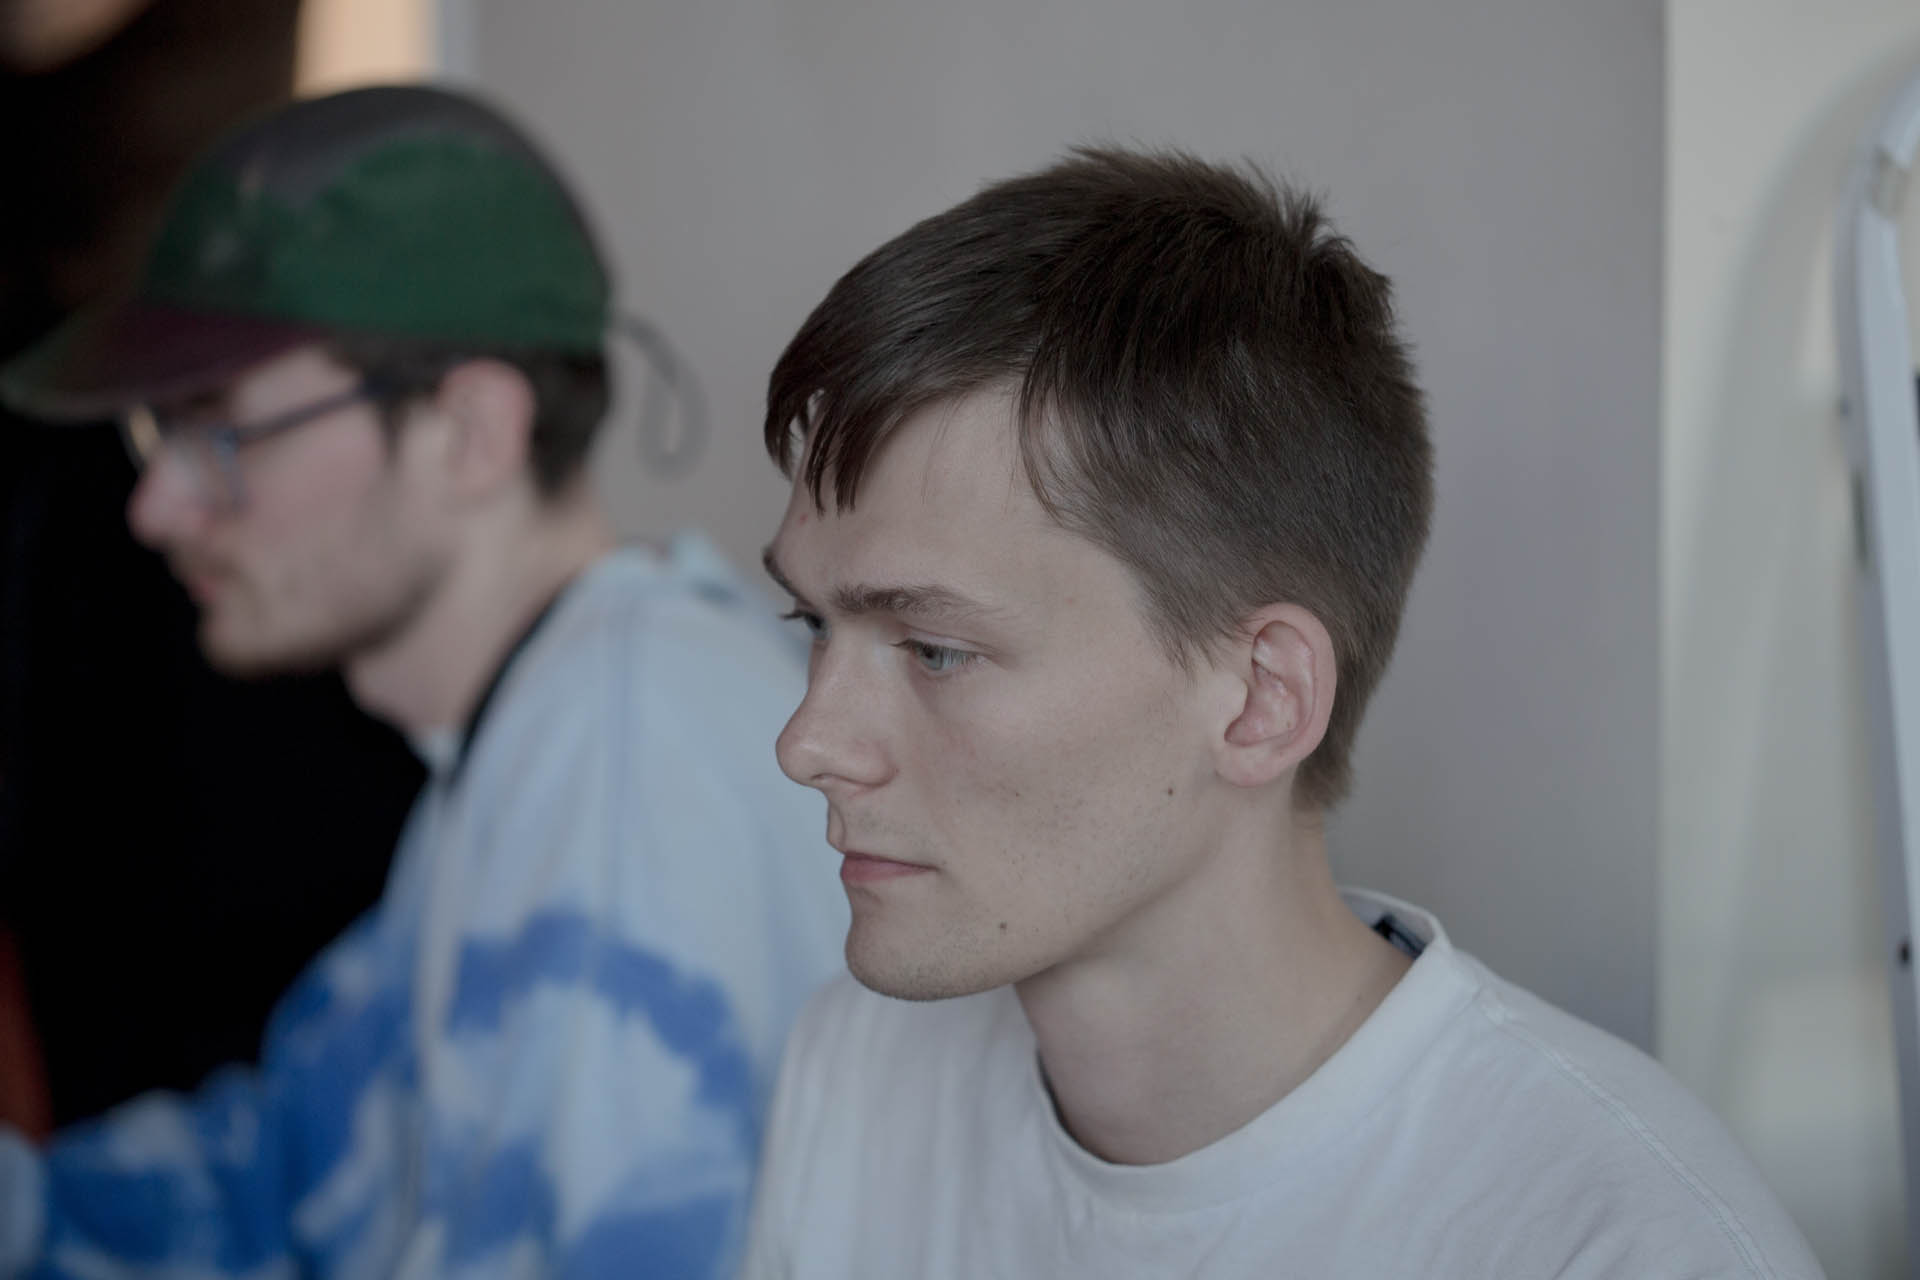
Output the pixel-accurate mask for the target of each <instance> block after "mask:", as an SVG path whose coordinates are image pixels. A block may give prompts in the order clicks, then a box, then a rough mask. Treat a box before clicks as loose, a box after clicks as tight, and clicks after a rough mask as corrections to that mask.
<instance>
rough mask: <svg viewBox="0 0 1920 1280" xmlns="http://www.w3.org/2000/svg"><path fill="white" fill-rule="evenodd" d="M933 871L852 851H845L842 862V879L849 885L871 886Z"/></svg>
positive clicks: (928, 868)
mask: <svg viewBox="0 0 1920 1280" xmlns="http://www.w3.org/2000/svg"><path fill="white" fill-rule="evenodd" d="M932 870H933V868H932V867H923V866H921V865H920V864H919V863H916V862H897V861H895V860H894V859H892V858H880V857H875V856H874V855H873V854H870V853H855V852H853V851H851V850H848V851H844V852H843V853H842V854H841V861H840V879H841V880H842V881H844V882H845V883H847V884H871V883H873V882H874V881H876V880H897V879H899V878H900V877H902V876H915V875H921V874H923V873H925V872H929V871H932Z"/></svg>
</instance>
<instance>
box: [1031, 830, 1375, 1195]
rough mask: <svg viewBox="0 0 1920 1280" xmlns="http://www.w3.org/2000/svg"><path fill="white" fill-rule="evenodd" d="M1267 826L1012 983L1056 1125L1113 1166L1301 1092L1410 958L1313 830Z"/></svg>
mask: <svg viewBox="0 0 1920 1280" xmlns="http://www.w3.org/2000/svg"><path fill="white" fill-rule="evenodd" d="M1282 843H1283V844H1284V845H1285V846H1286V847H1283V848H1274V847H1273V844H1274V840H1273V837H1272V835H1271V833H1270V832H1269V833H1267V834H1266V835H1265V836H1264V838H1263V837H1262V836H1261V835H1260V834H1258V832H1257V825H1256V827H1255V828H1254V829H1253V830H1250V831H1249V832H1247V833H1246V834H1245V836H1244V837H1243V838H1242V839H1241V840H1240V841H1239V842H1238V846H1237V847H1235V845H1234V844H1233V843H1232V842H1229V847H1227V848H1223V849H1218V850H1216V851H1215V856H1213V857H1210V858H1209V860H1208V864H1207V865H1206V866H1205V867H1204V868H1202V869H1201V870H1200V871H1198V872H1196V873H1195V874H1194V875H1192V876H1190V877H1189V878H1188V880H1187V881H1186V882H1184V883H1182V884H1181V885H1180V886H1179V887H1177V888H1176V889H1175V890H1174V891H1173V892H1172V893H1170V894H1169V895H1167V896H1166V897H1165V898H1162V899H1160V900H1159V901H1157V902H1155V903H1154V904H1152V906H1151V907H1149V908H1148V909H1147V911H1146V912H1143V913H1142V914H1141V916H1139V917H1137V918H1135V919H1133V920H1131V921H1129V922H1128V923H1127V925H1126V926H1124V927H1123V929H1122V930H1120V931H1119V935H1120V936H1117V937H1116V938H1115V939H1114V941H1113V943H1112V945H1111V946H1107V947H1103V948H1102V949H1101V950H1100V953H1099V954H1097V955H1094V956H1091V957H1086V958H1082V959H1076V960H1074V961H1071V962H1069V963H1068V964H1065V965H1061V966H1058V967H1056V968H1054V969H1051V970H1048V971H1047V972H1045V973H1042V974H1038V975H1036V976H1034V977H1032V978H1029V979H1026V980H1025V981H1023V982H1021V983H1019V984H1018V987H1017V989H1018V992H1019V996H1020V1001H1021V1004H1022V1005H1023V1006H1024V1008H1025V1010H1026V1014H1027V1019H1028V1021H1029V1022H1030V1023H1031V1024H1032V1026H1033V1029H1034V1033H1035V1035H1036V1037H1037V1038H1038V1041H1039V1050H1040V1061H1041V1065H1042V1067H1043V1069H1044V1070H1045V1073H1046V1078H1047V1083H1048V1087H1049V1088H1050V1089H1051V1091H1052V1093H1053V1098H1054V1103H1055V1105H1056V1107H1057V1108H1058V1110H1059V1114H1060V1117H1061V1120H1062V1122H1063V1123H1064V1124H1065V1126H1066V1127H1067V1129H1068V1131H1069V1132H1070V1133H1072V1134H1073V1136H1074V1138H1075V1140H1077V1141H1078V1142H1079V1143H1080V1144H1081V1145H1082V1146H1083V1147H1085V1148H1086V1149H1087V1150H1089V1151H1091V1152H1092V1153H1093V1154H1095V1155H1097V1156H1100V1157H1101V1158H1103V1159H1106V1160H1109V1161H1112V1162H1114V1163H1118V1164H1160V1163H1164V1162H1166V1161H1169V1160H1174V1159H1177V1158H1178V1157H1180V1156H1183V1155H1186V1154H1188V1153H1189V1152H1192V1151H1197V1150H1199V1149H1200V1148H1202V1147H1204V1146H1207V1145H1209V1144H1211V1143H1213V1142H1216V1141H1218V1140H1219V1139H1221V1138H1223V1137H1225V1136H1226V1135H1228V1134H1229V1133H1232V1132H1233V1131H1234V1130H1236V1129H1239V1128H1240V1127H1242V1126H1243V1125H1245V1124H1247V1123H1248V1122H1249V1121H1251V1120H1253V1119H1254V1118H1255V1117H1256V1116H1258V1115H1260V1114H1261V1113H1262V1112H1264V1111H1266V1110H1267V1109H1268V1108H1269V1107H1271V1106H1273V1104H1274V1103H1276V1102H1278V1101H1279V1100H1280V1099H1281V1098H1283V1097H1285V1096H1286V1095H1287V1094H1289V1093H1291V1092H1292V1091H1293V1090H1294V1089H1295V1088H1296V1087H1297V1086H1299V1085H1300V1084H1301V1083H1302V1082H1304V1081H1305V1080H1306V1079H1307V1077H1308V1076H1310V1075H1311V1074H1313V1072H1314V1071H1315V1070H1316V1069H1317V1068H1318V1067H1319V1066H1320V1065H1321V1064H1322V1063H1324V1062H1325V1061H1326V1060H1327V1059H1328V1058H1330V1057H1332V1056H1333V1054H1334V1052H1335V1051H1336V1050H1338V1049H1339V1047H1340V1046H1341V1045H1342V1044H1344V1043H1346V1041H1347V1039H1348V1037H1350V1036H1351V1035H1352V1034H1353V1033H1354V1031H1355V1030H1357V1029H1358V1028H1359V1026H1360V1024H1361V1023H1362V1022H1364V1021H1365V1020H1366V1018H1367V1016H1368V1015H1369V1014H1371V1013H1372V1012H1373V1010H1374V1009H1375V1008H1376V1007H1377V1006H1378V1005H1379V1003H1380V1002H1381V1000H1383V999H1385V997H1386V995H1387V993H1388V992H1389V991H1390V990H1392V988H1393V985H1394V984H1395V983H1396V982H1398V981H1399V980H1400V978H1401V976H1402V975H1403V974H1405V972H1406V970H1407V967H1408V963H1409V962H1408V960H1407V958H1406V957H1405V956H1404V955H1402V954H1401V953H1400V952H1399V951H1398V950H1396V949H1395V948H1394V947H1393V946H1392V945H1391V944H1389V943H1387V942H1386V941H1384V940H1383V939H1381V938H1380V937H1379V936H1378V935H1376V934H1375V933H1374V932H1373V931H1372V930H1370V929H1368V928H1367V927H1366V926H1365V925H1363V924H1361V923H1360V921H1359V920H1358V919H1357V918H1356V917H1355V916H1354V915H1353V913H1352V912H1351V911H1349V910H1348V909H1347V907H1346V905H1345V903H1344V902H1343V901H1342V900H1341V898H1340V895H1339V893H1338V891H1337V890H1336V889H1335V887H1334V884H1333V878H1332V874H1331V872H1330V871H1329V870H1328V867H1327V860H1326V852H1325V845H1324V841H1323V839H1322V837H1321V834H1320V831H1319V827H1318V824H1317V823H1315V822H1309V821H1295V822H1293V823H1292V824H1291V825H1290V827H1289V828H1288V830H1287V831H1286V832H1285V834H1284V836H1283V838H1282Z"/></svg>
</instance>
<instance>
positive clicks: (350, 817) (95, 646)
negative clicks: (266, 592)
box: [0, 0, 423, 1135]
mask: <svg viewBox="0 0 1920 1280" xmlns="http://www.w3.org/2000/svg"><path fill="white" fill-rule="evenodd" d="M302 8H303V6H301V5H300V4H299V3H297V2H296V0H258V2H256V3H249V4H245V5H233V4H229V3H227V2H226V0H0V120H5V121H6V122H7V128H6V129H5V130H4V131H0V162H3V163H0V168H3V169H4V171H5V172H6V174H7V180H8V181H7V188H6V194H5V197H4V198H0V363H4V362H5V360H6V359H7V358H9V357H11V356H12V355H14V354H16V353H17V352H19V351H20V350H22V349H23V348H24V347H26V346H27V345H28V344H29V343H31V342H32V341H34V340H35V339H37V338H39V337H41V336H42V335H44V334H46V333H47V332H49V331H50V330H52V329H53V328H54V327H55V326H56V325H57V324H58V323H59V322H60V321H61V320H62V319H63V318H65V317H66V316H68V315H70V314H72V313H73V312H74V311H76V310H78V309H79V308H80V307H82V306H84V305H86V304H87V303H89V302H91V301H94V300H96V299H98V298H101V297H104V296H106V295H108V294H110V293H112V292H114V291H116V290H121V289H125V288H128V287H130V286H131V284H132V282H133V279H134V277H135V275H136V274H137V272H138V270H139V267H140V259H141V257H142V255H143V252H144V248H145V245H146V242H147V240H148V239H149V238H150V237H151V235H152V231H153V227H154V224H155V222H156V221H157V219H158V216H159V213H160V209H161V206H162V204H163V202H164V199H165V196H166V193H167V191H168V190H169V189H170V188H171V187H172V185H173V184H174V182H176V181H177V180H178V178H179V176H180V174H181V173H182V172H183V171H184V170H185V168H186V165H187V163H188V162H189V160H191V158H192V157H193V155H194V154H195V153H196V152H198V151H200V150H201V149H202V148H203V147H205V146H206V145H207V144H208V143H209V142H211V141H212V139H213V138H214V137H215V136H217V135H218V133H219V132H220V131H221V130H223V129H224V128H226V127H228V126H229V125H231V124H232V123H233V121H234V120H236V119H238V118H239V117H241V116H243V115H246V114H250V113H252V112H255V111H258V110H261V109H263V108H265V107H268V106H271V105H273V104H276V103H280V102H284V101H286V100H287V98H288V97H289V95H290V94H291V91H292V85H293V80H294V67H295V62H296V44H297V39H296V30H297V26H298V23H299V21H300V19H301V13H302ZM133 482H134V470H133V467H132V466H131V465H130V463H129V461H128V457H127V452H126V449H125V448H124V447H123V445H122V443H121V441H120V438H119V435H118V432H117V431H116V429H115V427H114V425H113V424H112V422H110V421H104V422H100V423H95V424H92V425H89V426H79V427H62V428H58V429H52V428H42V427H39V426H37V425H36V424H32V423H30V422H28V421H26V420H23V419H19V418H17V417H15V416H14V415H12V414H11V413H10V412H9V411H7V410H6V409H5V408H4V407H3V406H0V1120H10V1121H12V1122H13V1123H15V1124H17V1125H18V1126H20V1127H21V1128H22V1130H23V1131H25V1132H29V1133H32V1134H35V1135H44V1134H45V1133H46V1132H48V1131H49V1130H50V1129H51V1128H52V1127H53V1126H54V1125H56V1124H69V1123H72V1122H74V1121H76V1120H79V1119H83V1118H85V1117H88V1116H92V1115H95V1114H97V1113H99V1112H100V1111H102V1110H104V1109H106V1108H107V1107H109V1106H111V1105H113V1104H114V1103H116V1102H119V1101H122V1100H124V1099H126V1098H129V1097H132V1096H134V1095H135V1094H137V1093H140V1092H142V1091H144V1090H146V1089H149V1088H153V1087H156V1086H159V1087H174V1088H186V1087H191V1086H193V1085H195V1084H197V1083H198V1082H199V1081H200V1080H201V1079H202V1078H203V1077H204V1076H205V1075H206V1074H207V1072H208V1071H210V1070H212V1069H213V1068H214V1067H216V1066H219V1065H221V1064H224V1063H230V1062H234V1061H241V1060H250V1059H251V1058H252V1057H253V1055H254V1054H255V1053H257V1051H258V1049H259V1044H260V1036H261V1032H262V1029H263V1027H264V1024H265V1021H266V1018H267V1015H268V1012H269V1011H270V1010H271V1008H272V1005H273V1002H274V1001H275V1000H276V999H277V998H278V997H279V995H280V993H281V992H283V991H284V990H285V989H286V987H287V985H288V984H289V983H290V982H291V981H292V980H293V978H294V976H295V975H297V974H298V973H299V971H300V969H301V968H302V967H304V965H305V964H306V963H307V961H309V960H310V959H311V958H312V957H313V955H314V954H315V953H316V952H317V951H318V950H319V949H320V947H322V946H323V945H324V944H325V943H326V942H328V941H329V940H331V939H332V938H333V937H334V936H335V935H337V934H338V933H339V932H340V930H341V929H342V928H344V927H345V926H346V924H347V923H349V922H350V921H351V920H353V919H354V918H355V917H356V916H358V915H359V914H360V913H361V912H363V911H364V910H366V908H367V907H369V906H371V905H372V903H373V902H374V901H375V900H376V899H377V898H378V896H379V893H380V887H381V885H382V883H383V881H384V879H385V875H386V869H387V864H388V861H389V859H390V857H391V854H392V851H393V845H394V842H395V839H396V838H397V836H398V835H399V831H400V827H401V823H402V822H403V821H404V819H405V816H406V812H407V808H408V806H409V805H410V804H411V802H412V800H413V798H414V795H415V793H416V792H417V791H418V790H419V786H420V782H421V779H422V777H423V770H422V768H421V766H420V764H419V762H418V760H417V759H415V757H414V756H413V755H412V753H411V752H410V751H409V750H408V749H407V747H406V745H405V742H404V740H403V739H402V738H401V737H400V735H399V734H397V733H395V732H394V731H393V730H392V729H391V728H388V727H386V726H383V725H380V724H378V723H377V722H375V721H373V720H372V719H370V718H369V717H368V716H366V715H365V714H364V713H362V712H361V711H359V710H358V709H357V708H356V707H354V705H353V704H352V702H351V701H350V700H349V699H348V697H347V695H346V691H345V689H344V687H343V686H342V684H341V681H340V679H339V677H338V675H337V674H335V673H331V672H329V673H320V674H291V673H290V674H286V675H282V676H278V677H275V678H273V679H270V680H258V681H247V682H238V681H233V680H228V679H225V678H222V677H220V676H219V675H217V674H215V673H214V672H213V671H212V670H211V669H209V667H208V665H207V663H206V661H205V659H204V658H203V657H202V656H201V655H200V654H199V652H198V650H197V647H196V645H195V642H194V616H193V615H194V611H193V607H192V604H191V602H190V601H189V600H188V599H187V597H186V594H185V593H184V592H183V591H182V590H181V588H180V586H179V584H178V583H177V582H175V581H174V580H173V578H172V577H171V576H170V575H169V574H168V572H167V569H166V565H165V562H164V561H163V560H162V558H161V557H160V556H159V555H157V554H156V553H154V552H152V551H150V550H148V549H146V548H143V547H141V546H140V545H139V544H137V543H136V542H135V541H134V540H133V538H132V536H131V533H130V531H129V530H128V528H127V523H126V515H125V509H126V504H127V497H128V494H129V492H130V490H131V489H132V487H133ZM232 741H246V742H249V743H253V744H255V745H256V748H257V749H256V750H254V751H251V752H248V753H245V754H242V755H240V756H237V757H235V756H233V755H231V754H230V753H227V754H226V756H225V758H222V756H223V753H222V752H221V751H219V750H217V749H216V744H221V743H226V742H232ZM268 829H272V830H274V832H275V835H274V839H273V855H274V856H273V857H271V858H265V857H262V856H261V836H260V833H261V832H262V831H263V830H268ZM9 934H10V935H11V937H12V939H13V941H14V942H15V943H16V944H17V945H14V946H9V945H8V942H7V938H8V935H9ZM236 956H244V957H245V958H246V963H245V964H239V965H237V964H235V957H236ZM10 957H11V961H12V962H11V963H10V962H9V958H10ZM43 1061H44V1068H43V1065H42V1064H43Z"/></svg>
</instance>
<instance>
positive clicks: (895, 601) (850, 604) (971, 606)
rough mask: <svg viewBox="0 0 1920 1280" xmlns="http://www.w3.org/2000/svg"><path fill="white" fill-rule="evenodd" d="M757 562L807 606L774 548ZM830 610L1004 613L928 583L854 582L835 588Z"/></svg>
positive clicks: (943, 615) (946, 616)
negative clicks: (782, 566)
mask: <svg viewBox="0 0 1920 1280" xmlns="http://www.w3.org/2000/svg"><path fill="white" fill-rule="evenodd" d="M760 563H761V565H762V566H763V567H764V568H765V569H766V571H767V576H768V577H769V578H772V579H773V580H774V581H775V582H776V583H778V584H779V585H780V589H781V590H783V591H785V592H786V593H787V594H788V595H790V596H792V597H793V598H794V600H795V601H797V602H798V603H800V604H802V605H806V604H807V603H808V602H807V598H806V596H805V595H803V594H802V593H801V592H800V591H799V590H798V589H797V588H795V587H794V585H793V584H792V583H791V582H789V581H788V580H787V575H786V574H784V573H782V572H781V571H780V562H779V561H778V560H777V559H775V558H774V554H773V548H772V547H768V548H767V549H766V550H765V551H764V552H762V553H761V556H760ZM833 607H834V609H835V610H836V611H838V612H840V613H843V614H847V615H849V616H853V615H858V614H863V613H890V614H894V615H896V616H898V617H903V618H922V619H940V620H948V621H957V620H960V619H966V618H991V617H995V616H998V615H1000V614H1001V613H1003V612H1004V611H1003V610H1000V609H996V608H994V607H993V606H992V605H988V604H985V603H983V602H981V601H979V600H975V599H974V598H972V597H971V596H967V595H963V594H962V593H960V592H958V591H955V590H952V589H951V588H949V587H942V586H938V585H935V584H931V583H856V584H853V585H849V586H844V587H836V588H834V591H833Z"/></svg>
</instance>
